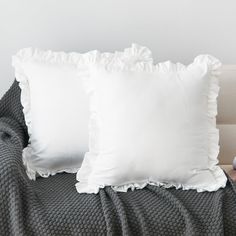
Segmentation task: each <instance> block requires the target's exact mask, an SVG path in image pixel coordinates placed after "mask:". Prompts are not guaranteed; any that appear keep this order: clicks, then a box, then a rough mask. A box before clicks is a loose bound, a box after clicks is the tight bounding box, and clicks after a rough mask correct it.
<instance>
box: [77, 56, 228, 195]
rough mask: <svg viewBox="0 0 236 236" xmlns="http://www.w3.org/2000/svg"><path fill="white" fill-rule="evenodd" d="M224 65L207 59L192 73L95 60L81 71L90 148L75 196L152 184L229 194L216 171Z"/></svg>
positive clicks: (201, 59) (195, 64)
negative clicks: (219, 76) (86, 98)
mask: <svg viewBox="0 0 236 236" xmlns="http://www.w3.org/2000/svg"><path fill="white" fill-rule="evenodd" d="M219 66H220V62H219V61H218V60H217V59H215V58H214V57H212V56H209V55H201V56H198V57H196V58H195V60H194V62H193V63H192V64H190V65H189V66H184V65H182V64H179V63H177V64H173V63H171V62H169V61H168V62H164V63H159V64H157V65H153V63H152V62H151V61H149V62H137V63H134V64H128V63H126V62H125V61H124V60H123V58H122V56H120V55H119V54H115V55H110V56H109V57H104V56H103V55H101V54H99V53H97V54H96V55H94V59H93V62H92V63H90V66H89V67H87V70H85V71H83V73H81V71H80V72H79V78H83V79H84V83H85V86H86V90H87V93H88V94H89V97H90V129H89V137H90V147H89V152H87V153H86V155H85V159H84V161H83V163H82V166H81V168H80V170H79V171H78V173H77V180H78V181H79V182H78V183H77V184H76V188H77V191H78V192H79V193H98V191H99V188H104V187H105V186H112V188H113V189H114V190H116V191H124V192H126V191H127V190H128V189H129V188H131V189H132V190H133V189H134V188H138V189H141V188H143V187H145V186H146V185H147V184H151V185H157V186H164V187H172V186H174V187H176V188H182V189H184V190H187V189H196V190H197V191H198V192H201V191H216V190H218V189H219V188H221V187H225V185H226V176H225V174H224V172H223V171H222V169H221V168H220V167H219V166H217V163H218V160H217V156H218V153H219V146H218V141H219V133H218V130H217V129H216V119H215V117H216V114H217V96H218V91H219V87H218V83H217V74H218V72H217V69H218V68H219ZM79 68H80V67H79Z"/></svg>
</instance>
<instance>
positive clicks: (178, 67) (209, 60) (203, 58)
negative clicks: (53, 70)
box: [75, 54, 227, 194]
mask: <svg viewBox="0 0 236 236" xmlns="http://www.w3.org/2000/svg"><path fill="white" fill-rule="evenodd" d="M94 63H96V66H98V67H102V68H104V69H106V70H108V71H124V70H130V71H141V72H172V71H173V72H176V71H184V70H188V69H190V68H191V67H193V66H195V65H204V66H205V68H206V71H207V75H208V76H209V79H208V80H209V87H208V89H209V90H208V121H209V126H208V127H209V129H208V142H209V151H208V168H207V169H204V170H202V171H205V170H209V172H210V173H211V174H212V175H213V177H214V178H215V181H216V183H215V184H214V185H212V186H201V187H198V186H191V185H183V184H176V183H168V184H167V183H162V182H152V181H149V180H148V181H144V182H137V183H129V184H124V185H120V186H111V187H112V188H113V189H114V190H115V191H120V192H127V191H128V189H131V190H134V189H142V188H144V187H145V186H146V185H148V184H151V185H156V186H163V187H165V188H170V187H175V188H176V189H179V188H182V189H183V190H189V189H195V190H197V192H203V191H210V192H211V191H216V190H218V189H219V188H222V187H225V186H226V182H227V178H226V176H225V174H224V172H223V170H222V169H221V168H220V167H219V166H217V164H218V159H217V158H218V154H219V130H218V129H217V128H216V115H217V97H218V94H219V85H218V75H219V74H220V70H219V69H220V67H221V62H220V61H219V60H218V59H216V58H215V57H213V56H211V55H208V54H206V55H199V56H197V57H196V58H195V59H194V61H193V62H192V63H191V64H189V65H187V66H186V65H183V64H181V63H175V64H174V63H172V62H171V61H166V62H163V63H158V64H156V65H154V64H153V61H152V60H147V61H139V60H137V61H136V63H133V64H131V63H126V61H125V60H124V57H123V56H122V55H120V54H116V55H113V56H112V57H111V58H103V57H97V58H96V60H93V62H92V64H93V65H94ZM85 71H86V72H84V71H83V73H78V76H81V77H82V78H83V80H84V84H85V88H86V90H87V92H88V93H90V92H94V88H93V85H92V82H91V81H90V78H89V77H90V75H89V71H88V68H87V69H85ZM95 159H96V158H95ZM94 161H96V160H94ZM82 166H83V164H82ZM92 168H93V167H90V168H89V170H90V171H87V173H86V171H84V170H83V174H87V179H86V178H81V176H80V170H79V171H78V172H77V176H76V179H77V180H78V181H79V182H78V183H76V185H75V186H76V189H77V191H78V192H79V193H95V194H96V193H98V191H99V189H100V188H104V187H105V186H107V185H99V184H94V183H91V182H90V183H89V176H90V174H91V169H92ZM81 169H83V168H81ZM199 172H201V170H199Z"/></svg>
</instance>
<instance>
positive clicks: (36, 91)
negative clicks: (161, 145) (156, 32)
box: [13, 45, 151, 179]
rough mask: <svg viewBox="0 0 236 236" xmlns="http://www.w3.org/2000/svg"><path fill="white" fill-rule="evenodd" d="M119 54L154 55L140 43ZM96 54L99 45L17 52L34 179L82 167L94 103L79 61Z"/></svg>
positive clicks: (27, 160) (26, 153) (26, 157)
mask: <svg viewBox="0 0 236 236" xmlns="http://www.w3.org/2000/svg"><path fill="white" fill-rule="evenodd" d="M117 54H119V55H121V54H122V55H123V58H125V60H126V61H127V63H131V64H132V63H133V62H136V61H139V60H141V61H143V60H149V58H151V53H150V51H149V50H148V49H147V48H144V47H138V46H137V45H132V47H131V48H128V49H125V50H124V52H123V53H121V52H120V53H117ZM94 55H97V52H96V51H92V52H89V53H85V54H78V53H68V54H67V53H64V52H52V51H41V50H39V49H31V48H28V49H23V50H21V51H19V52H18V53H17V54H16V55H15V56H14V57H13V66H14V68H15V77H16V80H17V81H19V85H20V87H21V90H22V93H21V102H22V105H23V112H24V115H25V121H26V124H27V127H28V133H29V138H30V139H29V145H28V146H27V147H26V148H25V149H24V150H23V162H24V164H25V166H26V170H27V174H28V176H29V178H30V179H35V178H36V175H37V174H39V175H40V176H43V177H48V176H49V175H54V174H56V173H58V172H63V171H65V172H72V173H75V172H76V171H78V169H79V168H80V166H81V163H82V160H83V157H84V153H85V152H86V151H87V150H88V117H89V109H88V106H89V105H88V98H87V95H86V93H85V92H84V89H83V85H82V81H81V80H80V79H79V78H78V77H77V75H76V74H77V69H76V65H77V64H79V65H80V64H86V63H87V62H88V63H89V62H90V61H91V60H93V58H94ZM102 55H103V57H106V56H107V55H110V54H109V53H104V54H102Z"/></svg>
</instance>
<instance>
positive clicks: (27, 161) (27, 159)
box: [22, 145, 80, 180]
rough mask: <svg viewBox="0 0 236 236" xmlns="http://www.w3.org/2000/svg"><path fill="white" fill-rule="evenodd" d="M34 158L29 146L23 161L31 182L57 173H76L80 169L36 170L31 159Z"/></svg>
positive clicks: (24, 152)
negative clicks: (38, 177)
mask: <svg viewBox="0 0 236 236" xmlns="http://www.w3.org/2000/svg"><path fill="white" fill-rule="evenodd" d="M32 156H33V150H32V147H31V146H30V145H28V146H27V147H26V148H24V149H23V155H22V161H23V164H24V166H25V167H26V174H27V176H28V177H29V179H30V180H36V177H37V176H41V177H43V178H47V177H49V176H53V175H55V174H57V173H62V172H66V173H72V174H74V173H76V172H78V170H79V168H80V166H79V167H73V168H64V169H60V170H50V171H49V170H48V169H46V168H35V167H34V166H33V165H31V161H30V159H31V158H32Z"/></svg>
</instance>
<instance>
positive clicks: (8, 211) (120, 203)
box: [0, 82, 236, 236]
mask: <svg viewBox="0 0 236 236" xmlns="http://www.w3.org/2000/svg"><path fill="white" fill-rule="evenodd" d="M27 142H28V136H27V128H26V126H25V122H24V117H23V113H22V107H21V104H20V89H19V87H18V84H17V82H14V84H13V85H12V87H11V88H10V90H9V91H8V92H7V93H6V94H5V96H4V97H3V98H2V100H1V101H0V235H4V236H7V235H17V236H18V235H24V236H28V235H37V236H40V235H45V236H50V235H56V236H59V235H148V236H149V235H187V236H190V235H201V236H203V235H230V236H231V235H236V185H235V183H233V182H232V181H231V180H230V179H228V183H227V186H226V188H224V189H220V190H218V191H217V192H211V193H209V192H203V193H197V192H196V191H193V190H190V191H183V190H176V189H174V188H171V189H165V188H162V187H155V186H148V187H146V188H144V189H142V190H136V191H133V192H132V191H129V192H127V193H117V192H114V191H113V190H112V189H111V188H109V187H106V188H105V189H102V190H100V192H99V194H97V195H94V194H91V195H89V194H78V193H77V192H76V190H75V186H74V184H75V183H76V180H75V175H73V174H65V173H64V174H57V175H55V176H52V177H49V178H45V179H44V178H38V179H37V181H30V180H29V179H28V177H27V176H26V173H25V170H24V166H23V164H22V160H21V156H22V149H23V148H24V146H25V145H26V144H27Z"/></svg>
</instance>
